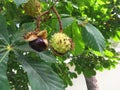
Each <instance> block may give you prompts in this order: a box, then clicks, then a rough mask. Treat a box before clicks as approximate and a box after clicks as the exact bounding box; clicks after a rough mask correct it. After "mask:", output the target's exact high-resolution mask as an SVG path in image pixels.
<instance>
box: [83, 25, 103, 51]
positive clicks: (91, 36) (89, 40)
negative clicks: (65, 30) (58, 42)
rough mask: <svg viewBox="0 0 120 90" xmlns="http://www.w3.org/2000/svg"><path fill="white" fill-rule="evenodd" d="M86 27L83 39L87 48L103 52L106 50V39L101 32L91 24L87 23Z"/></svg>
mask: <svg viewBox="0 0 120 90" xmlns="http://www.w3.org/2000/svg"><path fill="white" fill-rule="evenodd" d="M84 27H85V29H83V30H82V37H83V40H84V42H85V44H86V46H88V47H90V48H92V49H93V50H97V51H100V52H102V51H103V49H104V48H105V39H104V37H103V35H102V34H101V32H100V31H99V30H98V29H97V28H96V27H94V26H93V25H91V24H90V23H87V24H86V25H85V26H84Z"/></svg>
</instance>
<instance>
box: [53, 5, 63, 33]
mask: <svg viewBox="0 0 120 90" xmlns="http://www.w3.org/2000/svg"><path fill="white" fill-rule="evenodd" d="M52 10H53V12H54V13H55V14H56V16H57V18H58V22H59V26H60V32H62V31H63V29H62V21H61V18H60V15H59V13H58V12H57V10H56V8H55V7H54V6H53V7H52Z"/></svg>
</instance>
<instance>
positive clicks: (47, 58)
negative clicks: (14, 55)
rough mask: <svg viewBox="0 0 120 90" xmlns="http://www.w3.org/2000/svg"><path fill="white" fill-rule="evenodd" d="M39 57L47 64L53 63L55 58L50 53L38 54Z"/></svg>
mask: <svg viewBox="0 0 120 90" xmlns="http://www.w3.org/2000/svg"><path fill="white" fill-rule="evenodd" d="M39 56H40V58H41V59H42V60H44V61H45V62H49V63H55V62H56V57H55V56H54V55H53V54H52V53H51V52H50V51H44V52H40V53H39Z"/></svg>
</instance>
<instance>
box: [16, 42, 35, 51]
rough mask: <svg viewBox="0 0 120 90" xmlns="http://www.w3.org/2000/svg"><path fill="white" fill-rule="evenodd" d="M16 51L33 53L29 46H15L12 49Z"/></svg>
mask: <svg viewBox="0 0 120 90" xmlns="http://www.w3.org/2000/svg"><path fill="white" fill-rule="evenodd" d="M14 48H15V49H16V50H21V51H28V52H35V51H34V50H33V49H32V48H31V47H30V46H29V44H26V43H25V44H23V45H20V46H15V47H14Z"/></svg>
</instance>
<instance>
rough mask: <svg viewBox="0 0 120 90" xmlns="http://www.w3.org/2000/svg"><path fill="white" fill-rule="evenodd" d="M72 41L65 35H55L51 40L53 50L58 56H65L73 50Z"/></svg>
mask: <svg viewBox="0 0 120 90" xmlns="http://www.w3.org/2000/svg"><path fill="white" fill-rule="evenodd" d="M72 44H73V43H72V39H71V38H70V37H68V36H67V35H66V34H64V33H55V34H54V35H52V37H51V39H50V47H51V50H52V51H53V52H54V53H55V54H58V55H63V54H65V53H67V52H68V51H69V50H71V49H72Z"/></svg>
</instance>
